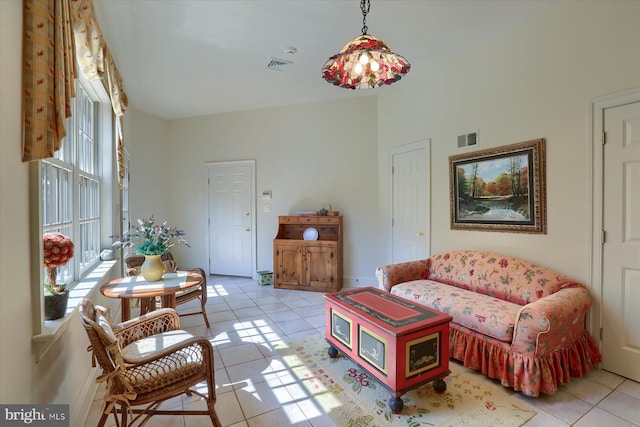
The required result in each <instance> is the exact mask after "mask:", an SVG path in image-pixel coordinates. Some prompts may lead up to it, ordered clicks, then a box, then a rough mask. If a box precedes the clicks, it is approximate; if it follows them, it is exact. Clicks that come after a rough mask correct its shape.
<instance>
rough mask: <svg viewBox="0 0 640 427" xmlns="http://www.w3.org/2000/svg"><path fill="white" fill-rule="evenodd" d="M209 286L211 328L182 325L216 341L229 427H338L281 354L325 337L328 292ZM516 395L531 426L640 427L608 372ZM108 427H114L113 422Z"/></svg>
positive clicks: (637, 391) (625, 389)
mask: <svg viewBox="0 0 640 427" xmlns="http://www.w3.org/2000/svg"><path fill="white" fill-rule="evenodd" d="M208 286H209V298H208V301H207V313H208V314H207V315H208V317H209V321H210V322H211V329H210V330H207V329H206V328H205V326H204V322H203V321H202V317H201V316H189V317H183V318H181V319H182V320H181V321H182V327H183V328H184V329H187V330H189V331H190V332H192V333H194V334H196V335H203V336H206V337H208V338H209V339H210V340H211V342H212V343H213V344H214V346H215V357H216V389H217V397H218V401H217V404H216V409H217V412H218V415H219V417H220V419H221V421H222V424H223V425H224V426H225V427H226V426H233V427H249V426H250V427H253V426H256V427H257V426H265V427H270V426H288V425H295V426H311V427H325V426H334V425H335V424H334V423H333V421H332V420H331V419H330V418H329V417H328V416H327V415H325V414H323V413H322V412H321V411H320V410H319V409H318V408H317V407H316V406H315V405H314V403H313V401H312V400H311V399H309V398H308V396H306V394H305V391H304V388H303V387H302V386H301V384H300V383H298V382H297V381H296V380H295V378H294V377H293V376H292V375H290V373H289V372H288V371H287V369H286V367H285V365H284V364H283V363H282V361H281V360H280V358H279V356H278V353H277V352H276V351H275V350H274V346H275V345H276V344H277V343H280V342H287V341H290V340H292V339H295V338H298V337H302V336H308V335H316V334H318V333H324V299H323V294H321V293H315V292H303V291H287V290H281V289H274V288H273V286H259V285H258V283H257V282H256V281H254V280H250V279H248V278H238V277H222V276H210V277H209V278H208ZM180 310H182V308H181V309H180ZM514 396H515V397H516V398H517V399H519V400H520V401H521V402H524V403H525V404H527V405H529V406H531V407H533V409H534V410H535V411H536V412H537V414H536V415H535V416H534V417H533V418H532V419H531V420H529V422H527V423H526V424H525V426H527V427H534V426H536V427H537V426H540V427H555V426H579V427H591V426H607V427H624V426H640V384H639V383H637V382H634V381H630V380H627V379H625V378H622V377H619V376H617V375H614V374H611V373H609V372H606V371H602V370H597V371H592V372H590V373H589V374H588V375H587V376H585V377H584V378H579V379H572V380H571V383H570V384H568V385H566V386H564V387H562V388H561V389H560V390H559V391H558V392H557V393H556V394H555V395H553V396H547V395H543V396H541V397H539V398H529V397H525V396H523V395H521V394H520V393H514ZM101 404H102V399H101V393H100V391H98V394H97V396H96V399H95V400H94V402H93V405H92V408H91V412H90V414H89V417H88V419H87V421H86V425H87V426H92V425H96V422H97V419H98V418H99V411H100V407H101ZM165 405H166V406H167V407H171V406H183V407H188V406H194V405H201V406H200V407H201V408H202V409H205V407H204V405H202V404H201V402H197V401H196V400H195V399H194V398H187V397H183V398H181V399H174V400H173V401H169V402H166V403H165ZM107 425H109V426H110V425H114V423H113V417H110V418H109V421H108V422H107ZM148 425H150V426H161V427H173V426H176V427H177V426H207V425H209V426H210V425H211V422H210V420H209V418H208V417H202V416H187V417H182V416H172V417H168V416H165V417H162V416H155V417H153V418H152V419H151V421H150V422H149V423H148Z"/></svg>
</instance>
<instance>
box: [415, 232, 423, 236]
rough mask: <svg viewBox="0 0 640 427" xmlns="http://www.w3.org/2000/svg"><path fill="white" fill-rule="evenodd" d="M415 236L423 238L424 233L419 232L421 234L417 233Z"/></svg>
mask: <svg viewBox="0 0 640 427" xmlns="http://www.w3.org/2000/svg"><path fill="white" fill-rule="evenodd" d="M416 236H418V237H423V236H424V233H423V232H422V231H421V232H419V233H416Z"/></svg>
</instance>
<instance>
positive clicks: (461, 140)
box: [458, 131, 478, 148]
mask: <svg viewBox="0 0 640 427" xmlns="http://www.w3.org/2000/svg"><path fill="white" fill-rule="evenodd" d="M476 145H478V131H474V132H469V133H465V134H464V135H460V136H458V148H465V147H474V146H476Z"/></svg>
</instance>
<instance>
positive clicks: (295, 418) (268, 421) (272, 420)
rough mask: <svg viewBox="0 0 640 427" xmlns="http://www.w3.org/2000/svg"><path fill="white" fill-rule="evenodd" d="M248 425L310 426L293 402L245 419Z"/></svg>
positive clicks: (258, 426)
mask: <svg viewBox="0 0 640 427" xmlns="http://www.w3.org/2000/svg"><path fill="white" fill-rule="evenodd" d="M247 422H248V424H249V427H266V426H298V427H311V424H310V423H309V421H307V418H306V416H305V415H304V413H303V412H302V411H301V410H300V408H298V407H297V406H296V405H295V404H290V405H283V406H282V407H280V408H278V409H275V410H273V411H270V412H267V413H265V414H261V415H258V416H256V417H253V418H249V419H248V420H247Z"/></svg>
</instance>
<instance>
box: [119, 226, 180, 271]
mask: <svg viewBox="0 0 640 427" xmlns="http://www.w3.org/2000/svg"><path fill="white" fill-rule="evenodd" d="M184 235H185V234H184V232H183V231H182V230H178V229H177V228H176V227H170V226H168V225H167V221H165V222H163V223H161V224H158V223H156V221H155V219H154V217H153V215H151V217H150V218H143V219H138V225H133V226H131V230H129V231H128V232H126V233H125V234H124V236H122V238H121V239H119V240H117V241H116V242H114V243H113V246H114V247H115V248H125V247H129V246H133V249H134V251H135V252H136V254H138V255H144V257H145V261H144V263H143V264H142V265H141V266H140V273H141V274H142V276H143V277H144V279H145V280H146V281H148V282H156V281H158V280H160V279H162V275H163V274H164V264H163V262H162V258H161V257H162V255H163V254H165V253H167V252H169V249H170V248H171V247H172V246H174V245H175V244H182V245H185V246H189V244H188V243H187V241H186V240H185V238H184ZM112 237H117V236H112Z"/></svg>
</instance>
